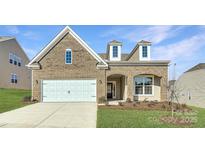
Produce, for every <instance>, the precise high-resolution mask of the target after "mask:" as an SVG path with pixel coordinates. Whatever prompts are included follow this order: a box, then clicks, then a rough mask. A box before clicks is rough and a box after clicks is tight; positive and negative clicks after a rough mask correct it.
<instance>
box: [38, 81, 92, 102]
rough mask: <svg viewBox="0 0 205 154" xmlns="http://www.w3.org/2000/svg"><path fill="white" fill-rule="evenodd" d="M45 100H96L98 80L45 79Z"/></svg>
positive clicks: (43, 89) (43, 87)
mask: <svg viewBox="0 0 205 154" xmlns="http://www.w3.org/2000/svg"><path fill="white" fill-rule="evenodd" d="M42 96H43V97H42V100H43V102H96V80H43V81H42Z"/></svg>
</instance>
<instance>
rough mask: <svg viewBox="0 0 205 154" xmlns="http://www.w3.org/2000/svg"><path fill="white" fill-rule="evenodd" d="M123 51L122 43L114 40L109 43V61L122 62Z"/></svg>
mask: <svg viewBox="0 0 205 154" xmlns="http://www.w3.org/2000/svg"><path fill="white" fill-rule="evenodd" d="M121 50H122V43H121V42H119V41H116V40H113V41H111V42H109V43H108V46H107V53H108V60H109V61H121Z"/></svg>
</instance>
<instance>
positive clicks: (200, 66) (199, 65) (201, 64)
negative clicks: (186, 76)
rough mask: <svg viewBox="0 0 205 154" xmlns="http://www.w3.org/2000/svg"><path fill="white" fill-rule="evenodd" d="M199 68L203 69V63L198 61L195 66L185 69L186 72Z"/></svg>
mask: <svg viewBox="0 0 205 154" xmlns="http://www.w3.org/2000/svg"><path fill="white" fill-rule="evenodd" d="M201 69H205V63H199V64H197V65H196V66H194V67H192V68H190V69H189V70H187V71H186V72H192V71H196V70H201ZM186 72H185V73H186Z"/></svg>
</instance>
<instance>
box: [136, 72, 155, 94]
mask: <svg viewBox="0 0 205 154" xmlns="http://www.w3.org/2000/svg"><path fill="white" fill-rule="evenodd" d="M134 80H135V94H136V95H152V89H153V77H150V76H137V77H135V78H134Z"/></svg>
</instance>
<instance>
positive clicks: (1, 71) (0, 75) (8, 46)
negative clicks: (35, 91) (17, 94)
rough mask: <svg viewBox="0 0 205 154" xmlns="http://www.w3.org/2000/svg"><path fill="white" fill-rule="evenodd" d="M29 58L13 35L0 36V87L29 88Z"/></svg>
mask: <svg viewBox="0 0 205 154" xmlns="http://www.w3.org/2000/svg"><path fill="white" fill-rule="evenodd" d="M28 62H29V59H28V57H27V55H26V54H25V52H24V51H23V49H22V48H21V46H20V45H19V43H18V42H17V40H16V39H15V38H14V37H1V36H0V88H15V89H31V71H30V70H29V69H28V68H27V67H26V66H25V65H26V64H28Z"/></svg>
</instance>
